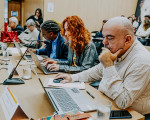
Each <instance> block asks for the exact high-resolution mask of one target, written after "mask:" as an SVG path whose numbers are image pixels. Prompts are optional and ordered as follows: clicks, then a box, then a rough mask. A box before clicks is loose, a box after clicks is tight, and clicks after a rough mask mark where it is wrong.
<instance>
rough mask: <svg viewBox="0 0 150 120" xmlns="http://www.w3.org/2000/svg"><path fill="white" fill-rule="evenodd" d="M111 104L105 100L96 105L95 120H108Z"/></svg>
mask: <svg viewBox="0 0 150 120" xmlns="http://www.w3.org/2000/svg"><path fill="white" fill-rule="evenodd" d="M111 106H112V103H111V101H108V100H105V101H103V102H102V103H101V104H98V105H97V120H109V116H110V111H111Z"/></svg>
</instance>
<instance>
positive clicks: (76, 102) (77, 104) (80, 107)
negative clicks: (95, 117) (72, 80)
mask: <svg viewBox="0 0 150 120" xmlns="http://www.w3.org/2000/svg"><path fill="white" fill-rule="evenodd" d="M44 89H45V91H46V94H47V96H48V98H49V100H50V101H51V103H52V105H53V107H54V109H55V111H56V113H57V114H64V113H68V112H71V111H83V112H91V111H95V110H96V105H95V104H94V102H92V100H90V99H89V98H88V97H87V96H86V95H85V94H84V93H82V92H81V91H80V90H79V89H77V88H44Z"/></svg>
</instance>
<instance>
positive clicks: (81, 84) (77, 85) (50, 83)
mask: <svg viewBox="0 0 150 120" xmlns="http://www.w3.org/2000/svg"><path fill="white" fill-rule="evenodd" d="M53 80H54V78H50V79H49V80H48V86H55V87H75V88H78V89H85V83H84V82H74V83H54V82H53Z"/></svg>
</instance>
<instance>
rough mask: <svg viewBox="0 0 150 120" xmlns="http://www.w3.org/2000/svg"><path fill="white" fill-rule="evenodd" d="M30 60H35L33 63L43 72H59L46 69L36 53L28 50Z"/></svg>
mask: <svg viewBox="0 0 150 120" xmlns="http://www.w3.org/2000/svg"><path fill="white" fill-rule="evenodd" d="M30 54H31V57H32V60H33V61H34V62H35V65H36V66H37V67H38V68H39V69H40V70H41V71H42V72H43V73H44V74H46V75H47V74H54V73H59V72H58V71H50V70H48V69H47V68H46V67H45V66H44V65H43V64H41V62H40V61H39V59H38V57H37V55H36V54H34V53H33V52H32V51H30Z"/></svg>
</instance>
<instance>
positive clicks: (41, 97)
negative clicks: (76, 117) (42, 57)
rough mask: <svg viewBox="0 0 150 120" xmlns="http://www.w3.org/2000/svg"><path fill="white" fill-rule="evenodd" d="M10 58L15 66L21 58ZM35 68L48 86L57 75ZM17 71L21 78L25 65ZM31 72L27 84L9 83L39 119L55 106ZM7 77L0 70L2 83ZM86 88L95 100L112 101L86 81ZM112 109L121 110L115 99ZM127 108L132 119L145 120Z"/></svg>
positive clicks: (0, 116)
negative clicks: (48, 82) (50, 80)
mask: <svg viewBox="0 0 150 120" xmlns="http://www.w3.org/2000/svg"><path fill="white" fill-rule="evenodd" d="M0 59H2V56H0ZM10 59H11V60H12V63H13V66H15V65H16V64H17V61H16V60H19V59H20V56H18V54H13V56H11V57H10ZM23 61H24V60H23ZM0 62H2V61H0ZM2 67H8V66H7V65H0V68H2ZM35 69H36V71H37V73H38V75H39V77H40V79H41V81H42V83H43V85H44V86H45V87H46V86H47V84H46V83H47V80H48V78H52V77H55V75H56V74H51V75H44V74H43V73H42V71H40V70H39V69H38V68H35ZM17 72H18V73H19V75H14V76H13V77H18V78H21V77H22V75H23V66H21V65H19V66H18V67H17ZM31 74H32V79H30V80H24V82H25V84H20V85H8V87H9V89H10V90H11V91H12V92H13V93H14V95H15V96H16V97H17V98H18V100H19V103H20V105H21V107H22V108H23V111H24V112H25V114H26V115H27V116H28V117H29V118H30V119H31V118H32V119H34V120H37V119H39V118H42V117H46V116H51V115H53V113H54V108H53V106H52V105H51V103H50V101H49V99H48V97H47V96H46V93H45V91H44V89H43V88H42V86H41V84H40V82H39V80H38V79H37V76H36V75H35V74H34V72H32V73H31ZM7 77H8V70H7V69H2V70H0V83H3V81H4V80H5V79H6V78H7ZM5 87H6V85H2V84H1V85H0V96H1V95H2V93H3V90H4V88H5ZM86 90H88V91H90V93H92V95H93V96H94V97H95V99H93V98H92V97H91V96H89V95H88V94H87V93H86V91H85V90H82V92H83V93H84V94H86V95H87V96H88V97H89V98H90V99H91V100H93V101H96V102H99V103H101V104H103V102H104V101H105V100H106V99H107V100H110V101H112V100H111V99H109V98H108V97H107V96H105V95H104V94H103V93H101V92H100V91H98V90H97V89H95V88H93V87H91V86H90V85H89V83H86ZM112 110H119V108H118V107H117V106H116V104H115V103H114V102H113V101H112ZM127 110H128V111H129V112H130V113H131V115H132V120H144V119H145V117H144V116H143V115H142V114H140V113H138V112H136V111H134V110H133V109H130V108H128V109H127ZM90 114H91V116H92V119H93V120H94V119H96V111H95V112H90ZM17 118H18V119H25V118H22V116H21V115H18V116H17V117H16V119H17ZM0 120H5V115H4V112H3V110H2V107H1V106H0ZM112 120H113V119H112ZM124 120H131V119H124Z"/></svg>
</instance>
